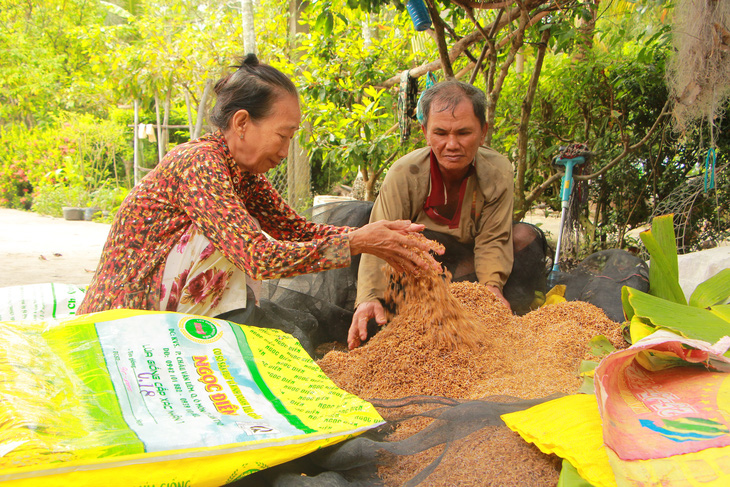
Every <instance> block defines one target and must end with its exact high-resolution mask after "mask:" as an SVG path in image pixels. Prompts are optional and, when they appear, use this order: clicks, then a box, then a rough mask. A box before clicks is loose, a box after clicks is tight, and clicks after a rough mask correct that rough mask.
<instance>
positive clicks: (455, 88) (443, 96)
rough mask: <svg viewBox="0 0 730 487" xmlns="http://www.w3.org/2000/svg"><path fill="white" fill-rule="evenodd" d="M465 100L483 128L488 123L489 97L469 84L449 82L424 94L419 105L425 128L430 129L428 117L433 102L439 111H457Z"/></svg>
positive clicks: (436, 86)
mask: <svg viewBox="0 0 730 487" xmlns="http://www.w3.org/2000/svg"><path fill="white" fill-rule="evenodd" d="M463 100H469V101H470V102H471V105H472V107H473V108H474V115H475V116H476V117H477V120H479V125H481V126H482V127H483V126H484V125H486V123H487V115H486V112H487V97H486V96H485V95H484V92H483V91H482V90H480V89H479V88H476V87H474V86H472V85H470V84H469V83H464V82H462V81H456V80H447V81H442V82H441V83H437V84H435V85H433V86H432V87H430V88H429V89H427V90H426V91H424V92H423V95H421V99H420V100H419V105H420V109H421V112H422V113H423V126H424V127H428V116H429V114H430V113H431V106H432V105H433V102H438V104H439V105H441V106H440V107H439V111H446V110H451V111H452V112H453V111H454V110H455V109H456V106H457V105H458V104H459V103H461V102H462V101H463Z"/></svg>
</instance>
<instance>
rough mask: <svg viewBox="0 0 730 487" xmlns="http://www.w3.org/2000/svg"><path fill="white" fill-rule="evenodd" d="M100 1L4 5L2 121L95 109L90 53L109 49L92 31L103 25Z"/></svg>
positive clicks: (30, 122)
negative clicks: (91, 86)
mask: <svg viewBox="0 0 730 487" xmlns="http://www.w3.org/2000/svg"><path fill="white" fill-rule="evenodd" d="M104 18H105V12H104V11H103V10H102V9H101V7H100V5H99V3H98V2H88V1H85V0H43V1H40V0H29V1H26V2H4V5H3V7H2V8H0V50H2V52H3V56H2V57H0V121H2V122H5V123H7V122H14V123H23V124H25V125H26V126H28V127H31V126H34V125H36V124H46V123H52V119H53V114H54V113H55V112H57V111H58V110H67V111H89V112H94V111H95V110H96V109H97V108H96V106H95V101H96V100H95V98H96V95H95V93H93V91H92V90H89V89H88V88H89V80H90V69H89V57H90V56H91V54H92V53H94V52H106V50H105V49H104V48H103V46H102V45H101V44H100V43H99V42H98V41H99V39H95V38H92V37H90V36H89V35H88V32H89V31H90V30H94V29H95V28H96V27H98V26H101V25H102V24H103V22H104Z"/></svg>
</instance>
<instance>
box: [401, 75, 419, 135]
mask: <svg viewBox="0 0 730 487" xmlns="http://www.w3.org/2000/svg"><path fill="white" fill-rule="evenodd" d="M417 95H418V79H417V78H413V77H411V75H410V72H409V71H408V70H406V71H403V72H402V73H401V75H400V85H399V87H398V127H399V128H400V140H401V142H405V141H406V140H408V137H410V136H411V120H415V119H416V104H417Z"/></svg>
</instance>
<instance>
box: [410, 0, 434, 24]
mask: <svg viewBox="0 0 730 487" xmlns="http://www.w3.org/2000/svg"><path fill="white" fill-rule="evenodd" d="M406 10H408V14H409V15H410V16H411V20H412V21H413V26H414V27H415V28H416V30H417V31H419V32H421V31H424V30H426V29H428V28H429V27H431V16H430V15H429V14H428V8H427V7H426V4H425V3H423V0H408V3H406Z"/></svg>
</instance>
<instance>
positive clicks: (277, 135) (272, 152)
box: [226, 93, 301, 174]
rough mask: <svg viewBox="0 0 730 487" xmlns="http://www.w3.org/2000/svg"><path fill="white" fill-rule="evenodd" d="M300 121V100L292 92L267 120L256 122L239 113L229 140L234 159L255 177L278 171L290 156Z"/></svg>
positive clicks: (275, 103)
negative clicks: (270, 171) (290, 146)
mask: <svg viewBox="0 0 730 487" xmlns="http://www.w3.org/2000/svg"><path fill="white" fill-rule="evenodd" d="M300 120H301V113H300V111H299V99H298V98H297V97H296V96H293V95H290V94H288V93H287V94H285V95H282V96H281V97H280V98H279V99H278V100H277V101H276V102H274V104H273V106H272V109H271V112H270V113H269V115H268V116H267V117H266V118H262V119H260V120H252V119H251V117H250V115H249V114H248V112H247V111H246V110H239V111H238V112H236V114H235V115H234V116H233V119H232V123H231V127H230V128H229V130H228V132H229V133H230V134H229V133H227V137H226V139H227V141H228V146H229V149H230V151H231V155H232V156H233V160H235V161H236V163H237V164H238V165H239V166H240V167H241V169H243V170H245V171H248V172H250V173H254V174H263V173H265V172H268V171H269V170H270V169H273V168H275V167H276V166H278V165H279V163H280V162H281V161H282V159H284V158H285V157H286V156H287V153H288V152H289V143H290V142H291V139H292V137H294V134H295V133H296V131H297V130H299V122H300Z"/></svg>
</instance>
